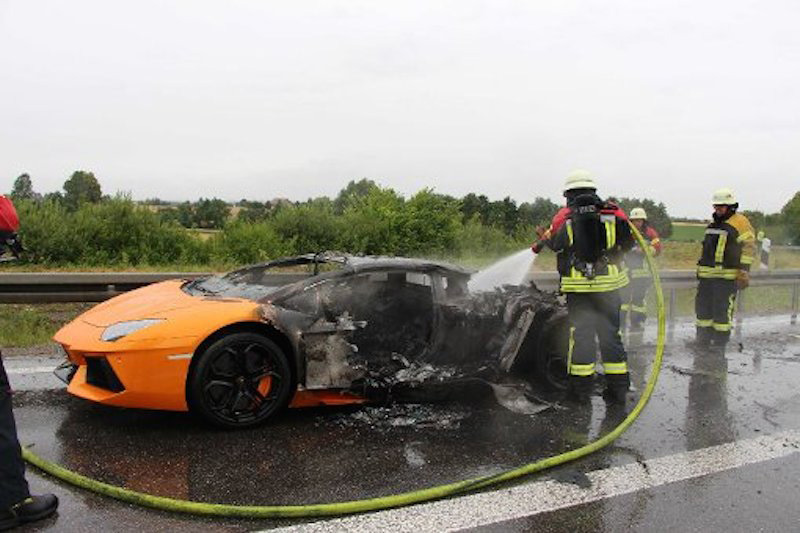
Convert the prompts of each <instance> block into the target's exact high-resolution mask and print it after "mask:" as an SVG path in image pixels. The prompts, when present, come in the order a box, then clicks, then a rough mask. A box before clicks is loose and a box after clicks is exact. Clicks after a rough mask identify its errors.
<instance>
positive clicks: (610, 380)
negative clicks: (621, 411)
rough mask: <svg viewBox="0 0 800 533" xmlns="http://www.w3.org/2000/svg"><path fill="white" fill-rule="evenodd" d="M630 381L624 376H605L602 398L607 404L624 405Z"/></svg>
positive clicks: (626, 375) (628, 377) (627, 376)
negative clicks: (604, 388)
mask: <svg viewBox="0 0 800 533" xmlns="http://www.w3.org/2000/svg"><path fill="white" fill-rule="evenodd" d="M630 386H631V379H630V376H629V375H628V374H627V373H625V374H606V390H605V391H604V392H603V398H605V399H606V401H608V402H609V403H612V404H617V405H624V404H625V400H626V399H627V397H628V390H630Z"/></svg>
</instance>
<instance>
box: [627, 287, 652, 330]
mask: <svg viewBox="0 0 800 533" xmlns="http://www.w3.org/2000/svg"><path fill="white" fill-rule="evenodd" d="M649 288H650V278H648V277H634V278H633V279H631V281H630V283H629V284H628V285H627V286H625V287H623V288H621V289H620V294H621V296H622V307H621V309H622V312H623V313H625V314H626V315H627V316H629V317H630V322H631V326H634V327H636V326H640V325H642V324H644V322H645V320H646V319H647V307H646V306H645V304H644V299H645V296H647V289H649ZM624 318H625V315H623V320H624Z"/></svg>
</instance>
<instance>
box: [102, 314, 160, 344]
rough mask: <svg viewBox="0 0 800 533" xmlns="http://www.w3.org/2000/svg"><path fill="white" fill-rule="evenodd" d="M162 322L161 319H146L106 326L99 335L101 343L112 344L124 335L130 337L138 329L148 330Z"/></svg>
mask: <svg viewBox="0 0 800 533" xmlns="http://www.w3.org/2000/svg"><path fill="white" fill-rule="evenodd" d="M162 320H164V319H163V318H146V319H144V320H130V321H128V322H118V323H116V324H112V325H110V326H108V327H107V328H106V329H105V330H103V334H102V335H100V340H101V341H106V342H113V341H115V340H118V339H121V338H122V337H124V336H126V335H130V334H131V333H134V332H136V331H139V330H140V329H144V328H149V327H150V326H152V325H153V324H157V323H158V322H161V321H162Z"/></svg>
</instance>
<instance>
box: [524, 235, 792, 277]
mask: <svg viewBox="0 0 800 533" xmlns="http://www.w3.org/2000/svg"><path fill="white" fill-rule="evenodd" d="M663 243H664V252H663V253H662V254H661V256H659V257H657V258H656V263H658V266H659V268H661V269H676V270H685V269H692V268H694V267H695V266H696V265H697V258H698V257H699V256H700V243H699V242H680V241H673V240H665V241H663ZM555 268H556V260H555V254H553V252H551V251H549V250H545V251H544V252H542V253H541V254H539V256H538V257H537V258H536V263H535V265H534V270H555ZM770 268H774V269H787V268H800V249H790V248H775V249H773V251H772V254H770Z"/></svg>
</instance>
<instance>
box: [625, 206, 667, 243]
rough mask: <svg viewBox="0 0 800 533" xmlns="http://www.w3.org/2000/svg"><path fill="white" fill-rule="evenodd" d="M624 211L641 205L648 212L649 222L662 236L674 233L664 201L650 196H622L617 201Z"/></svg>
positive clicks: (628, 211)
mask: <svg viewBox="0 0 800 533" xmlns="http://www.w3.org/2000/svg"><path fill="white" fill-rule="evenodd" d="M616 203H617V204H618V205H619V206H620V207H621V208H622V210H623V211H625V212H626V213H630V212H631V209H633V208H634V207H641V208H643V209H644V210H645V212H646V213H647V223H648V224H650V225H651V226H653V227H654V228H655V230H656V231H657V232H658V234H659V235H660V236H661V237H662V238H665V237H669V236H670V235H672V219H671V218H670V217H669V215H668V214H667V208H666V207H665V206H664V203H663V202H659V203H656V202H655V201H653V200H651V199H649V198H620V199H619V200H618V201H617V202H616Z"/></svg>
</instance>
